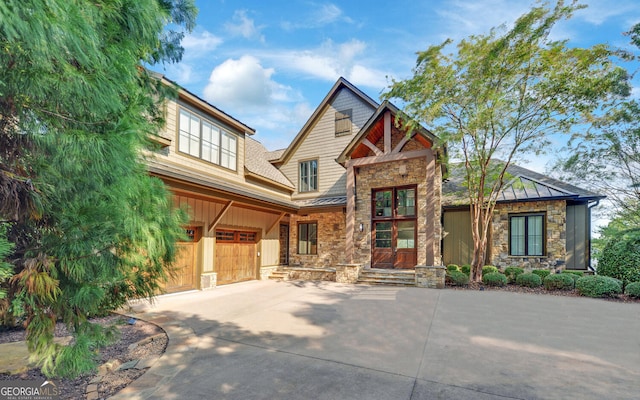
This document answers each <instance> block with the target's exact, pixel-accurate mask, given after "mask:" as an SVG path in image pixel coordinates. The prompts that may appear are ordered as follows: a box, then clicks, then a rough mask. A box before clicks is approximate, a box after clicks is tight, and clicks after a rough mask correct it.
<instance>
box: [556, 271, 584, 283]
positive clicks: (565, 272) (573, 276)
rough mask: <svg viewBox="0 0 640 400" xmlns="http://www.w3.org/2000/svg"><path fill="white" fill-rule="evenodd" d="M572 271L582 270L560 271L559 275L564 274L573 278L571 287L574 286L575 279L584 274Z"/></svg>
mask: <svg viewBox="0 0 640 400" xmlns="http://www.w3.org/2000/svg"><path fill="white" fill-rule="evenodd" d="M574 272H582V271H562V273H561V274H560V275H566V276H568V277H569V278H571V279H573V287H575V286H576V281H577V280H578V279H580V278H582V277H583V276H584V274H580V275H578V274H575V273H574Z"/></svg>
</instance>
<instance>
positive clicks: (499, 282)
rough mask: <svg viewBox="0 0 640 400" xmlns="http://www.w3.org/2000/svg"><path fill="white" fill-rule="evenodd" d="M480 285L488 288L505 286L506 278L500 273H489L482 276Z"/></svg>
mask: <svg viewBox="0 0 640 400" xmlns="http://www.w3.org/2000/svg"><path fill="white" fill-rule="evenodd" d="M482 283H484V284H485V285H488V286H504V285H506V284H507V277H506V276H504V275H503V274H501V273H500V272H489V273H488V274H484V273H483V274H482Z"/></svg>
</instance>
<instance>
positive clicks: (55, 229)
mask: <svg viewBox="0 0 640 400" xmlns="http://www.w3.org/2000/svg"><path fill="white" fill-rule="evenodd" d="M195 15H196V9H195V6H194V4H193V1H192V0H118V1H102V0H98V1H86V0H78V1H67V0H49V1H46V2H43V1H35V0H20V1H16V0H6V1H3V2H2V3H0V21H2V24H0V65H2V68H0V222H1V224H2V226H3V227H5V228H6V232H5V231H3V232H0V233H1V234H2V235H0V248H4V249H5V250H6V246H3V245H2V242H3V241H4V240H6V241H7V242H9V243H10V245H9V246H11V247H13V249H12V251H11V254H10V255H9V256H8V257H5V256H4V254H1V255H0V256H2V257H3V258H6V259H7V260H9V261H10V262H11V264H12V268H13V271H12V276H11V277H10V278H9V279H8V281H5V282H4V283H3V285H4V286H3V288H4V290H5V291H6V293H7V296H6V298H4V299H2V300H0V302H2V303H1V304H0V310H2V311H3V313H2V318H3V320H4V323H5V324H7V323H15V322H23V323H24V324H25V326H26V327H27V342H28V346H29V349H30V351H31V352H32V355H33V356H34V358H35V359H36V360H37V361H38V362H39V363H40V365H41V366H42V370H43V372H44V373H45V374H47V375H65V376H73V375H76V374H78V373H82V372H84V371H87V370H90V369H92V368H94V367H95V362H94V358H93V357H94V350H95V348H96V347H97V346H100V345H102V344H104V343H105V341H106V340H107V339H108V333H109V331H108V330H104V329H101V328H100V326H98V325H94V324H91V323H90V322H89V321H88V318H89V317H90V316H92V315H95V314H100V313H103V312H105V311H107V310H110V309H112V308H114V307H118V306H119V305H122V304H123V302H124V301H126V300H127V299H129V298H137V297H151V296H153V295H154V294H156V293H157V292H158V290H159V289H160V287H161V285H162V282H163V280H165V279H166V277H167V273H168V269H167V268H168V265H170V263H171V262H172V261H173V260H174V258H175V251H176V247H175V242H176V240H178V239H179V238H180V237H181V235H182V230H181V228H180V226H181V223H182V220H183V214H182V213H181V212H179V211H177V210H174V209H173V208H172V202H171V200H170V196H169V193H168V191H167V190H166V189H165V187H164V185H163V184H162V182H161V181H159V180H157V179H156V178H152V177H150V176H149V175H148V173H147V170H146V167H145V162H144V161H145V160H144V154H148V152H147V150H149V149H151V142H150V141H149V139H148V137H149V135H153V134H155V133H157V132H158V130H159V129H160V128H161V126H162V124H163V120H162V102H163V101H164V99H165V98H166V96H167V95H170V94H171V90H170V89H169V88H164V87H162V85H161V84H160V83H159V82H158V81H157V80H156V79H154V78H152V77H151V76H150V74H149V73H148V72H147V70H146V69H145V68H143V65H152V64H156V63H164V62H174V61H177V60H179V59H180V58H181V55H182V48H181V47H180V40H181V39H182V37H183V35H184V33H185V31H188V30H190V29H192V28H193V24H194V20H195ZM169 26H170V27H174V28H175V29H176V30H168V29H165V28H166V27H169ZM58 320H62V321H64V322H65V323H66V324H67V325H68V327H69V328H70V331H71V332H72V333H73V335H74V340H73V341H72V344H71V345H69V346H64V347H63V346H60V345H57V344H55V343H54V342H53V330H54V327H55V323H56V321H58Z"/></svg>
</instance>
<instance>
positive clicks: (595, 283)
mask: <svg viewBox="0 0 640 400" xmlns="http://www.w3.org/2000/svg"><path fill="white" fill-rule="evenodd" d="M576 289H578V293H580V294H581V295H582V296H587V297H610V296H615V295H617V294H620V293H622V286H621V285H620V281H619V280H617V279H614V278H611V277H608V276H602V275H591V276H583V277H582V278H580V279H578V280H577V281H576Z"/></svg>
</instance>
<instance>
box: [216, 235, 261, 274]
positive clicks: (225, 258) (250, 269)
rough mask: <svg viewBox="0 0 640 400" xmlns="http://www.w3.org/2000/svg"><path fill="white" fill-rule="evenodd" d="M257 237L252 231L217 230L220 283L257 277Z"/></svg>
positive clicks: (217, 265)
mask: <svg viewBox="0 0 640 400" xmlns="http://www.w3.org/2000/svg"><path fill="white" fill-rule="evenodd" d="M257 238H258V234H257V233H256V232H251V231H234V230H216V252H215V253H216V255H215V270H216V272H217V280H218V285H224V284H227V283H236V282H243V281H249V280H252V279H256V275H257V267H256V260H257Z"/></svg>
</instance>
